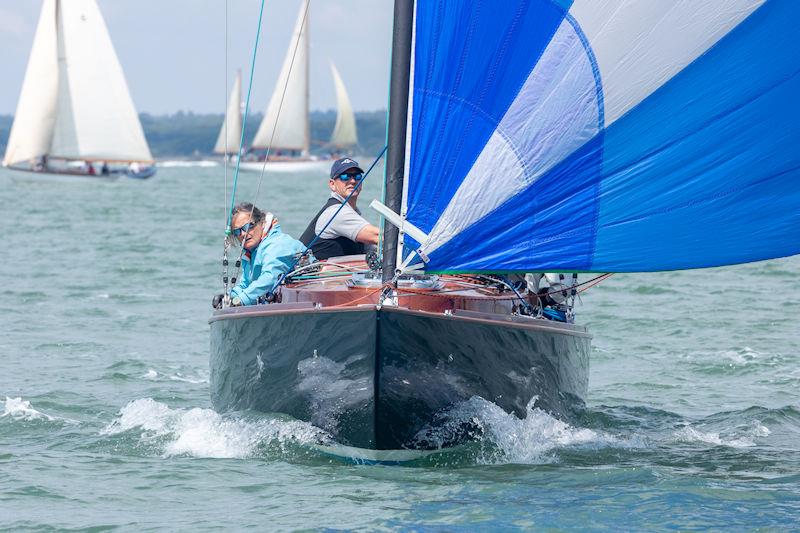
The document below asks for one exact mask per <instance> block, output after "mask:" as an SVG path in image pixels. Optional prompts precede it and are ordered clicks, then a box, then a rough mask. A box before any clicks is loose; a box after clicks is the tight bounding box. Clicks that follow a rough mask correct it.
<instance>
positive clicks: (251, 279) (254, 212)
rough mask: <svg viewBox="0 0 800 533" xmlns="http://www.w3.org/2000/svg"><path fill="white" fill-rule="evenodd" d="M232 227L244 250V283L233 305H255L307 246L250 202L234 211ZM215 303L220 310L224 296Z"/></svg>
mask: <svg viewBox="0 0 800 533" xmlns="http://www.w3.org/2000/svg"><path fill="white" fill-rule="evenodd" d="M231 228H232V233H233V236H234V237H235V238H236V239H238V240H239V242H240V243H241V245H242V247H243V248H244V253H243V254H242V272H241V280H240V281H239V284H238V285H237V286H236V287H234V288H233V289H231V292H230V295H229V296H230V299H231V305H254V304H257V303H258V299H259V298H260V297H261V296H265V295H266V294H267V293H269V292H271V291H272V290H273V289H274V288H275V286H276V285H277V283H278V280H279V278H280V277H281V275H282V274H286V273H287V272H289V269H291V268H292V266H293V265H294V264H295V259H296V257H298V254H300V253H302V252H303V251H304V250H305V249H306V247H305V246H303V244H302V243H301V242H300V241H298V240H296V239H293V238H292V237H290V236H289V235H287V234H285V233H283V232H282V231H281V227H280V225H279V224H278V219H277V218H275V216H274V215H273V214H272V213H268V212H264V211H262V210H261V209H259V208H257V207H255V206H254V205H253V204H251V203H247V202H243V203H241V204H239V205H237V206H236V207H235V208H234V210H233V217H232V218H231ZM213 304H214V307H221V304H222V295H217V296H215V297H214V302H213Z"/></svg>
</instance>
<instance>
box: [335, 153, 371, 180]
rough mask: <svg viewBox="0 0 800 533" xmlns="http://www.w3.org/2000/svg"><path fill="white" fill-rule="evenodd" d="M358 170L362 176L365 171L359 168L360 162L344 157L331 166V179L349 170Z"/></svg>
mask: <svg viewBox="0 0 800 533" xmlns="http://www.w3.org/2000/svg"><path fill="white" fill-rule="evenodd" d="M353 169H356V170H358V171H359V172H361V173H362V174H363V173H364V171H363V170H362V169H361V167H360V166H358V161H356V160H355V159H350V158H349V157H343V158H341V159H337V160H336V161H334V162H333V165H331V179H333V178H335V177H336V176H338V175H339V174H344V173H345V172H347V171H348V170H353Z"/></svg>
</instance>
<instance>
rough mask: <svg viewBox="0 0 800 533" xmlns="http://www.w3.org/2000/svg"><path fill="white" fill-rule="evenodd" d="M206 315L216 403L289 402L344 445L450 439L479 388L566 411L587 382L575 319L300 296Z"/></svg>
mask: <svg viewBox="0 0 800 533" xmlns="http://www.w3.org/2000/svg"><path fill="white" fill-rule="evenodd" d="M210 322H211V379H210V382H211V398H212V403H213V405H214V407H215V409H217V410H219V411H231V410H244V409H253V410H258V411H263V412H274V413H285V414H288V415H290V416H292V417H294V418H297V419H299V420H305V421H308V422H311V423H312V424H314V425H315V426H317V427H319V428H321V429H323V430H325V431H326V432H328V433H329V434H330V435H331V436H332V438H333V439H334V441H335V442H336V444H337V445H341V446H344V447H351V448H357V449H362V450H431V449H438V448H441V447H449V446H454V445H458V444H460V443H462V442H464V441H466V440H469V439H470V438H474V436H475V434H474V431H475V428H470V427H467V426H464V425H463V424H461V425H456V426H452V425H451V424H448V423H447V413H448V410H449V409H451V408H453V407H454V406H457V405H458V404H459V403H460V402H463V401H466V400H469V399H470V398H472V397H475V396H479V397H482V398H484V399H486V400H489V401H491V402H494V403H495V404H497V405H498V406H499V407H501V408H502V409H504V410H505V411H506V412H508V413H513V414H515V415H516V416H518V417H520V418H524V417H525V416H526V414H527V406H528V404H529V402H530V401H531V400H532V399H533V398H534V397H537V400H536V406H537V407H540V408H542V409H545V410H547V411H550V412H552V413H554V414H556V415H557V416H565V415H566V414H567V413H568V411H569V410H570V408H571V406H573V405H576V404H581V403H582V402H583V400H584V398H585V396H586V392H587V387H588V369H589V343H590V338H591V337H590V335H589V334H588V333H587V332H586V330H585V328H583V327H581V326H575V325H572V324H563V323H556V322H550V321H546V320H537V319H532V318H528V317H514V318H513V319H511V318H510V317H509V316H508V315H494V314H488V313H474V312H460V313H459V312H454V313H451V314H444V313H440V312H428V311H420V310H412V309H407V308H400V307H386V306H384V307H382V308H380V309H379V308H378V307H377V306H375V305H363V306H355V307H342V308H333V309H331V308H328V309H326V308H324V307H323V308H316V307H314V306H313V305H311V304H297V303H295V304H271V305H260V306H252V307H239V308H230V309H225V310H220V311H217V312H215V313H214V315H213V316H212V318H211V320H210ZM372 455H374V454H367V456H366V457H372ZM376 457H377V456H376Z"/></svg>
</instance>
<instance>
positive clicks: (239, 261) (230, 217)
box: [225, 0, 311, 296]
mask: <svg viewBox="0 0 800 533" xmlns="http://www.w3.org/2000/svg"><path fill="white" fill-rule="evenodd" d="M264 1H265V0H261V13H260V14H259V17H258V33H257V34H256V44H255V47H254V49H253V63H252V65H251V67H250V87H249V88H248V89H247V103H246V104H245V112H244V120H243V121H242V136H241V139H240V142H239V146H244V130H245V125H246V124H247V115H248V109H249V108H250V88H252V85H253V71H254V70H255V59H256V49H257V48H258V35H259V34H260V33H261V15H262V14H263V12H264ZM310 5H311V2H310V0H309V2H308V3H307V4H306V9H305V11H304V12H303V20H302V21H301V22H300V32H299V33H298V34H297V40H296V41H295V43H294V50H293V51H292V60H291V62H290V63H289V73H288V75H287V76H286V82H285V83H284V85H283V92H282V93H281V100H280V102H279V104H278V113H277V115H276V116H275V123H274V124H273V125H272V133H271V136H270V139H269V145H267V154H266V156H265V157H264V164H263V165H262V166H261V174H260V175H259V177H258V185H257V187H256V194H255V197H254V198H253V203H252V205H253V207H252V208H251V209H250V217H249V218H250V219H251V220H252V218H253V210H254V209H255V208H256V202H258V196H259V195H260V193H261V183H262V182H263V180H264V171H265V170H266V168H267V159H268V158H269V153H270V150H271V149H272V141H273V139H274V138H275V131H276V130H277V129H278V122H279V121H280V116H281V110H282V109H283V100H284V98H285V97H286V89H287V87H288V86H289V79H290V78H291V77H292V69H293V68H294V59H295V57H296V56H297V48H298V46H299V45H300V37H301V36H302V35H303V31H304V29H305V25H306V16H307V15H308V8H309V6H310ZM241 159H242V158H241V149H240V150H239V157H238V158H237V160H236V172H235V174H234V179H233V192H232V193H231V207H230V212H229V214H228V225H227V227H226V229H225V235H226V237H227V236H229V235H230V232H231V223H232V221H233V209H234V205H235V201H234V199H235V196H236V183H237V181H238V178H239V166H240V164H241ZM243 255H244V246H242V249H241V250H239V258H238V259H237V260H236V268H240V267H241V264H242V256H243ZM296 264H297V263H295V265H296ZM293 268H294V265H293ZM234 279H235V278H234ZM281 279H282V278H281ZM226 292H227V291H226ZM268 296H272V293H269V294H268Z"/></svg>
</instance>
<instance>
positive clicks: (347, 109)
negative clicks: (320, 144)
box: [331, 61, 358, 148]
mask: <svg viewBox="0 0 800 533" xmlns="http://www.w3.org/2000/svg"><path fill="white" fill-rule="evenodd" d="M331 74H332V75H333V84H334V85H335V86H336V125H335V126H334V127H333V133H332V134H331V145H332V146H334V147H336V148H345V147H353V146H356V145H357V144H358V133H357V132H356V116H355V115H354V114H353V106H352V105H351V104H350V98H349V97H348V96H347V90H346V89H345V88H344V82H343V81H342V77H341V76H340V75H339V71H338V70H336V65H334V64H333V61H331Z"/></svg>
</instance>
